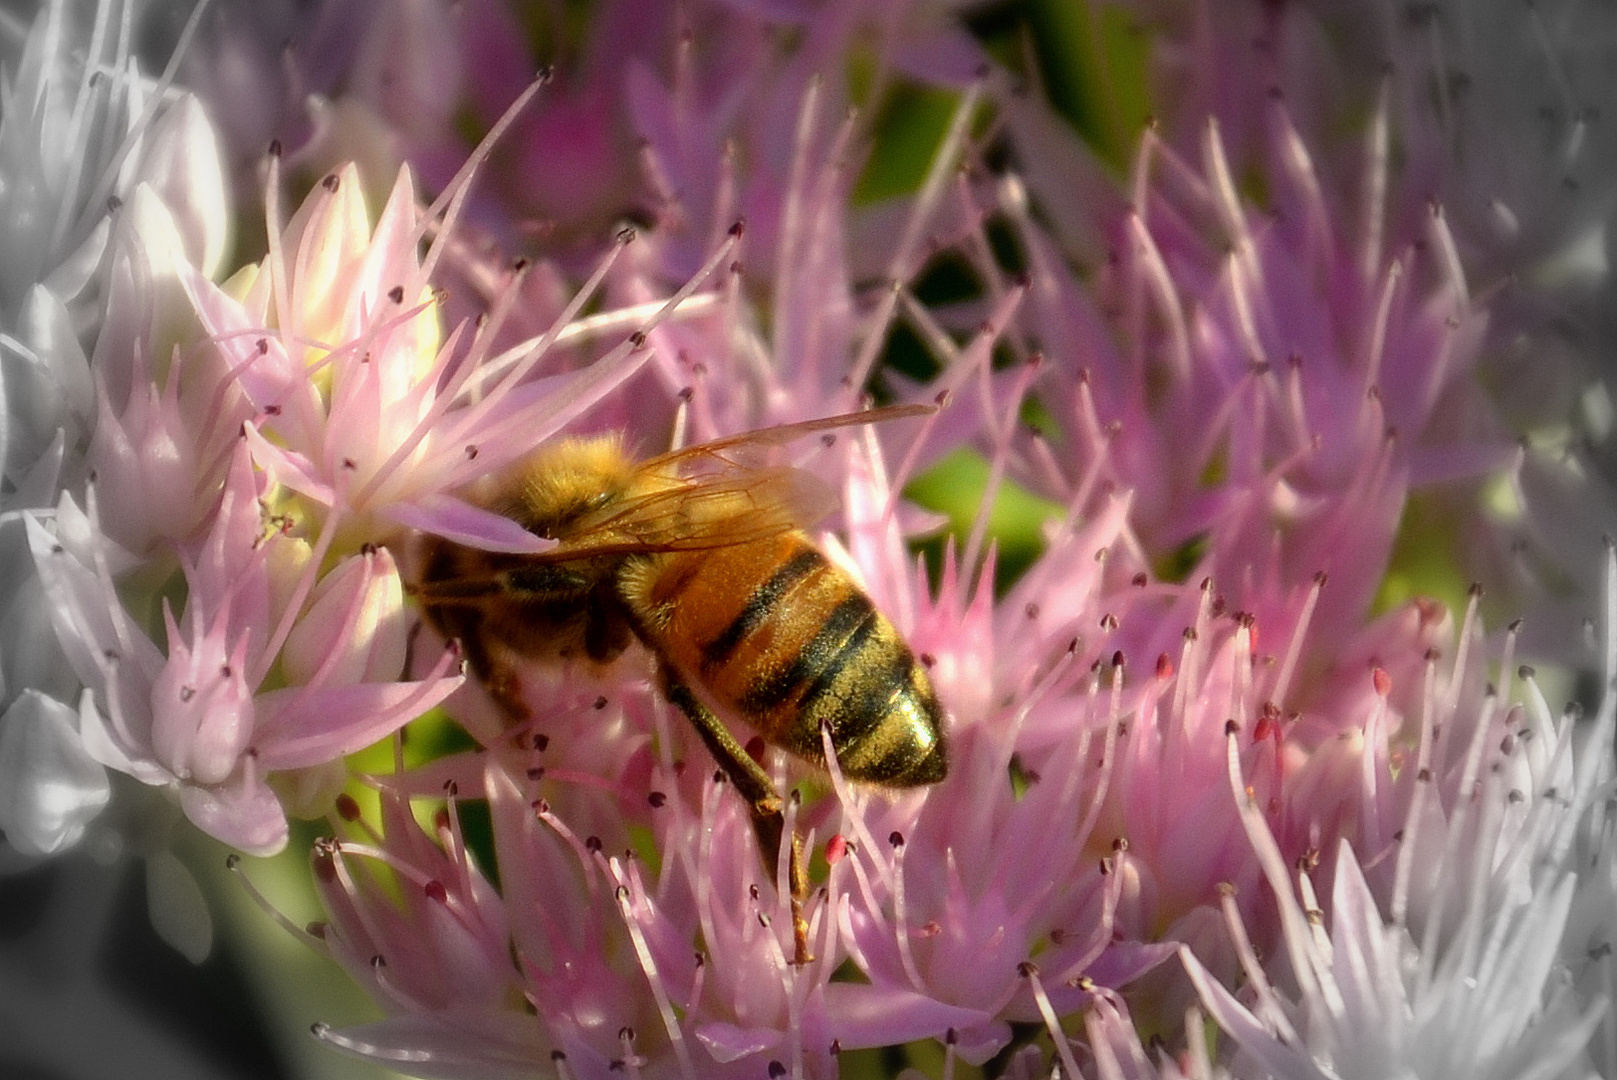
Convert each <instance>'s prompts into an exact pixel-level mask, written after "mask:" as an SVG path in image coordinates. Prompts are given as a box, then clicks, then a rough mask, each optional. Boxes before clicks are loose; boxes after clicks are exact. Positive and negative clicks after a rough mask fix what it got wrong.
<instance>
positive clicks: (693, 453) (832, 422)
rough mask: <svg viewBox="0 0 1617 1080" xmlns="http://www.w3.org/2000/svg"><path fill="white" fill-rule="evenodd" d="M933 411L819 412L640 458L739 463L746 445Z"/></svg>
mask: <svg viewBox="0 0 1617 1080" xmlns="http://www.w3.org/2000/svg"><path fill="white" fill-rule="evenodd" d="M937 411H938V407H937V406H936V405H889V406H886V407H885V408H881V409H865V410H864V411H862V412H855V413H841V414H839V415H837V416H822V417H820V418H819V419H817V420H802V421H799V422H798V423H795V424H777V425H776V426H774V427H767V428H759V429H757V430H756V431H744V432H742V433H741V434H739V435H728V436H726V437H724V438H722V439H713V440H711V441H710V442H705V443H698V444H696V445H695V446H687V447H684V448H683V449H679V450H673V451H670V452H669V453H666V454H662V455H659V456H658V457H654V458H650V459H648V460H647V461H645V462H644V468H646V469H647V470H656V471H663V470H667V469H674V468H678V467H681V466H684V465H688V464H691V463H694V462H700V461H701V460H702V459H703V458H711V459H716V460H717V461H719V462H722V463H726V464H732V465H741V464H744V463H743V462H742V461H739V460H738V458H744V457H745V451H747V450H749V449H754V448H761V447H766V446H779V445H781V444H782V443H788V442H791V441H792V440H793V439H801V438H802V437H803V436H805V435H812V434H814V433H815V432H817V431H830V430H832V429H834V428H843V427H853V426H854V425H856V424H879V423H882V422H884V421H887V420H898V419H901V418H903V417H906V416H924V415H926V414H927V413H935V412H937Z"/></svg>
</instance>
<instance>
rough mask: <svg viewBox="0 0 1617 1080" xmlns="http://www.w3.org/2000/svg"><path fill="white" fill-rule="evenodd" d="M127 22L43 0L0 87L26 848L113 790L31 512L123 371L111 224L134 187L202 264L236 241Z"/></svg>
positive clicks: (209, 164)
mask: <svg viewBox="0 0 1617 1080" xmlns="http://www.w3.org/2000/svg"><path fill="white" fill-rule="evenodd" d="M123 15H124V8H123V4H121V3H120V2H118V0H104V2H101V3H97V4H95V5H82V4H70V3H68V2H66V0H51V2H49V3H47V4H45V5H44V6H43V8H42V9H41V10H40V12H39V14H38V16H37V18H36V19H35V21H34V24H33V27H32V29H31V30H30V32H29V33H28V35H27V37H26V39H25V40H24V42H23V45H22V50H21V54H20V55H19V56H17V57H14V58H11V59H10V62H9V63H7V65H6V68H7V70H8V71H9V72H11V73H12V74H11V78H10V80H9V83H8V85H6V86H5V87H4V88H3V90H0V251H3V252H4V253H5V255H4V258H3V259H0V466H3V470H4V471H3V476H0V567H4V568H5V569H4V572H3V573H0V710H3V715H0V792H3V796H0V804H3V805H0V826H3V827H4V828H5V830H6V833H7V836H8V838H9V839H10V841H11V843H12V844H13V845H14V846H16V847H18V848H19V849H22V850H29V851H34V852H48V851H54V850H56V849H58V848H61V847H65V846H67V845H70V844H72V843H73V842H74V841H76V840H77V839H78V837H79V835H80V834H81V833H82V831H83V828H84V825H85V823H86V822H87V821H88V820H89V818H91V817H93V816H94V815H95V814H96V813H97V812H98V811H99V810H100V808H101V807H102V805H103V804H104V803H105V802H106V801H107V797H108V788H107V780H106V777H105V775H104V774H102V773H101V772H100V767H99V766H98V765H95V764H94V763H93V760H92V758H91V757H90V756H89V755H87V754H86V752H85V749H84V747H83V745H82V743H81V742H80V741H79V735H78V725H77V722H76V721H72V720H69V719H68V717H71V716H73V715H74V710H73V709H72V708H70V707H69V706H67V705H65V704H62V700H63V699H71V697H72V696H73V695H74V693H75V692H76V690H77V685H76V684H75V683H74V682H73V681H72V680H71V677H70V669H69V668H68V665H67V664H66V661H65V659H64V657H63V654H62V652H61V649H60V648H59V647H58V645H57V642H56V640H55V637H54V633H53V631H52V629H51V619H50V617H49V608H48V605H47V603H46V599H45V596H44V593H43V592H42V590H41V589H40V587H39V582H38V580H37V577H36V576H35V575H34V573H33V572H32V560H31V559H30V557H29V554H28V549H27V546H26V538H25V536H24V530H23V528H22V522H21V520H20V517H21V512H23V511H26V510H49V509H50V508H52V507H54V506H55V505H56V504H57V498H58V495H59V494H60V493H61V492H62V491H63V490H64V489H71V488H76V487H77V486H79V485H81V484H82V483H83V482H84V473H85V465H84V452H85V448H86V446H87V445H88V443H89V441H90V438H91V435H92V433H93V430H94V427H95V423H96V393H95V386H94V380H93V379H92V376H91V364H90V359H89V358H90V357H91V356H92V355H94V356H95V358H96V366H97V368H99V369H101V372H102V378H103V379H106V378H107V377H108V375H109V371H108V368H109V367H110V368H112V369H113V371H112V372H111V373H110V374H111V378H112V379H113V380H114V382H117V381H118V374H117V373H116V369H117V368H118V367H120V366H121V367H122V368H123V369H125V370H127V369H128V368H129V366H130V365H131V359H130V357H129V356H128V355H123V356H116V355H112V354H115V353H116V352H117V350H116V349H115V348H113V347H111V343H108V342H101V341H98V339H99V338H101V336H102V335H101V331H102V326H103V319H104V318H105V316H106V301H107V297H108V291H109V278H110V272H109V267H110V266H111V264H112V262H113V259H112V257H111V254H112V252H113V251H114V249H115V248H117V247H119V246H120V240H119V236H118V234H119V233H120V231H122V232H130V231H133V230H138V222H132V223H131V227H130V229H125V230H119V229H116V228H114V223H115V219H116V218H117V217H118V215H119V211H120V209H121V207H122V206H123V203H124V202H125V201H126V200H127V199H129V198H130V197H131V195H132V193H136V192H140V193H142V195H143V198H144V199H145V201H148V202H158V201H161V202H162V203H163V204H165V205H166V208H167V210H168V214H169V216H171V217H172V226H173V227H172V229H171V232H172V233H173V234H174V237H175V240H174V244H175V246H176V247H178V248H181V249H183V252H184V257H185V259H186V260H187V261H189V262H191V263H193V264H194V265H197V266H200V267H202V268H204V269H205V270H207V269H211V268H212V267H213V266H215V265H216V264H217V263H218V261H219V259H220V257H221V256H222V254H223V251H224V249H225V246H226V242H227V236H228V233H227V225H228V220H229V214H228V209H227V205H226V202H225V197H224V186H223V177H222V173H221V169H220V166H219V162H218V149H217V146H216V140H215V138H214V135H213V132H212V129H211V127H210V126H209V122H208V120H207V117H206V116H205V115H204V113H203V111H202V108H201V106H200V104H198V103H197V102H196V101H195V100H194V99H191V98H189V97H186V96H183V95H176V94H173V93H171V92H170V91H168V90H167V89H166V87H164V86H163V85H161V84H157V83H153V82H151V81H150V80H149V79H146V78H144V77H143V76H142V75H141V73H140V71H139V69H138V67H137V65H136V63H135V60H134V58H133V57H132V56H131V55H130V54H129V37H130V35H129V34H128V32H127V27H125V26H123V25H121V24H122V22H123ZM153 196H155V197H153ZM125 216H129V215H125ZM125 246H127V245H125ZM143 318H146V319H150V318H151V312H150V311H147V312H145V313H144V315H143ZM124 343H125V344H128V341H127V339H125V340H124ZM162 359H166V357H163V358H162ZM123 382H124V384H125V385H127V375H125V376H124V378H123Z"/></svg>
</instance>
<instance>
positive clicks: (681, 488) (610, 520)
mask: <svg viewBox="0 0 1617 1080" xmlns="http://www.w3.org/2000/svg"><path fill="white" fill-rule="evenodd" d="M936 411H937V407H936V406H934V405H895V406H891V407H889V408H884V409H867V410H865V411H864V412H857V413H844V414H842V415H840V416H827V417H824V418H821V419H818V420H805V421H803V422H801V423H796V424H781V425H778V426H776V427H772V428H761V429H759V430H757V431H749V432H744V433H742V434H740V435H732V436H729V437H727V438H723V439H714V440H713V441H711V442H705V443H700V444H698V445H696V446H689V447H686V448H684V449H682V450H675V451H673V452H671V453H667V454H662V455H659V456H658V457H654V458H649V459H647V460H645V461H643V462H641V463H640V465H639V467H638V469H637V476H638V477H639V481H640V482H639V483H637V484H636V485H634V486H635V487H637V488H638V489H639V490H637V491H636V492H635V493H633V494H631V495H628V496H626V497H624V498H621V499H618V500H616V501H615V502H613V503H612V504H611V505H610V506H607V507H605V508H604V509H602V510H601V511H599V512H598V513H597V514H595V515H592V516H591V517H589V518H587V519H585V520H584V521H581V522H579V523H578V525H577V527H576V536H575V537H574V538H573V539H569V540H565V541H563V542H562V543H561V544H560V545H558V546H557V547H555V548H553V549H551V550H550V551H545V552H539V553H536V554H532V555H526V556H524V561H528V562H532V563H557V562H567V561H569V560H573V559H587V558H595V557H598V556H621V555H635V554H653V553H656V552H660V551H698V550H701V549H704V548H716V547H729V546H731V545H735V544H748V543H752V542H753V541H756V540H763V539H766V538H768V537H770V536H775V535H778V534H780V533H783V532H787V531H789V530H791V529H799V528H804V527H806V526H809V525H812V524H813V523H814V522H816V521H819V520H820V519H821V518H823V517H825V516H826V515H827V514H829V513H830V512H831V511H833V510H835V509H836V507H837V505H838V499H837V496H836V493H835V492H833V491H832V490H831V488H830V486H829V485H828V484H826V483H825V482H824V481H823V480H821V479H820V478H819V477H818V476H815V475H814V474H813V473H810V472H807V471H805V470H803V469H795V468H792V467H790V466H785V465H757V464H754V463H752V462H751V461H749V460H748V459H749V456H750V455H749V454H748V451H750V450H753V449H757V448H762V447H769V446H778V445H780V444H782V443H786V442H790V441H791V440H793V439H798V438H802V437H803V436H805V435H810V434H813V433H814V432H818V431H828V430H830V429H833V428H840V427H850V426H852V425H855V424H869V423H876V422H878V421H882V420H895V419H898V418H900V417H905V416H920V415H923V414H926V413H931V412H936Z"/></svg>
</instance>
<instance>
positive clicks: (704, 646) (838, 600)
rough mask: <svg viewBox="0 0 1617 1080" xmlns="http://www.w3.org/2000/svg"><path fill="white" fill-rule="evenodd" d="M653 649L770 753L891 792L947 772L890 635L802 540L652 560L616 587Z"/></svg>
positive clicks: (936, 730)
mask: <svg viewBox="0 0 1617 1080" xmlns="http://www.w3.org/2000/svg"><path fill="white" fill-rule="evenodd" d="M623 588H624V593H625V597H624V599H625V600H626V602H627V603H628V605H629V607H630V608H631V609H632V610H633V611H635V612H636V613H637V614H638V615H639V617H640V619H641V620H642V621H643V623H644V630H643V632H644V633H646V634H647V636H648V637H650V638H651V639H652V640H651V641H650V642H649V644H651V645H652V647H653V649H654V650H655V651H656V652H658V653H659V654H660V655H661V656H662V657H663V658H664V660H665V661H666V662H670V663H672V664H673V665H674V667H675V669H676V670H677V671H678V672H679V674H680V675H681V676H682V677H683V678H685V679H686V680H687V681H690V682H693V683H695V684H696V685H698V686H700V687H702V688H703V689H705V690H706V691H707V696H708V697H709V698H710V699H712V701H713V702H714V703H715V704H716V705H718V706H719V707H720V708H721V709H722V710H729V711H733V712H734V713H735V714H736V715H737V716H739V717H741V718H742V719H745V720H746V721H747V722H748V723H750V724H752V725H753V726H754V727H755V728H757V730H758V732H759V734H761V735H762V736H763V737H764V738H765V739H766V740H767V741H769V742H771V743H773V744H775V745H776V746H780V747H783V748H784V749H787V750H790V751H791V752H792V753H794V754H797V755H799V756H801V757H804V758H807V759H808V760H810V761H813V762H815V763H818V764H823V759H824V755H823V753H822V748H821V741H820V728H821V726H822V725H824V726H827V727H829V729H830V732H831V743H832V746H834V747H835V748H836V752H837V761H838V763H839V764H840V765H841V767H842V771H843V773H844V774H845V775H847V776H848V777H850V778H852V779H854V780H860V781H864V782H867V783H876V784H887V785H892V786H899V787H904V786H911V785H916V784H930V783H935V782H937V781H939V780H941V779H943V777H944V774H945V773H946V772H947V769H948V760H947V757H946V754H945V751H944V745H943V733H942V713H941V710H940V709H939V708H938V702H937V698H936V697H934V696H933V693H932V687H931V684H930V683H928V682H927V678H926V674H925V672H923V671H922V670H921V666H920V665H919V664H917V663H916V662H915V657H914V654H912V653H911V652H910V650H909V646H908V645H906V644H905V643H904V640H903V639H902V638H900V637H899V635H898V631H896V630H895V629H893V625H892V624H891V623H889V622H888V621H887V620H886V619H885V618H883V617H882V615H881V614H880V613H879V612H878V611H877V610H876V609H875V607H874V606H873V605H872V604H871V602H870V598H869V597H867V596H866V595H865V594H864V593H863V592H862V591H861V590H860V589H859V587H858V586H856V585H855V584H854V583H853V582H852V581H851V580H849V578H848V576H847V575H846V574H844V573H843V572H842V571H841V570H839V569H837V568H836V567H835V566H834V565H832V564H831V563H830V562H829V561H828V560H827V559H826V557H825V556H824V555H822V554H821V553H820V552H819V551H818V550H817V549H816V548H815V547H814V545H813V544H811V543H809V541H808V538H807V537H805V536H804V535H803V534H802V533H798V532H788V533H783V534H781V535H778V536H774V537H770V538H769V539H766V540H760V541H756V542H754V543H750V544H737V545H734V546H730V547H718V548H711V549H707V550H702V551H693V552H681V553H677V554H672V555H660V556H656V557H655V558H653V559H651V560H649V561H648V562H647V564H645V565H644V566H641V567H636V568H635V569H634V570H632V571H630V572H629V573H627V574H625V575H624V579H623Z"/></svg>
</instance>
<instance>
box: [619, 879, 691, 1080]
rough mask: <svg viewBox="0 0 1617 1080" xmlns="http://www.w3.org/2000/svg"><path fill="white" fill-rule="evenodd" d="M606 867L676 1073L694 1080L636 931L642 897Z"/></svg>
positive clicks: (667, 1003)
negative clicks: (676, 1063) (676, 1065)
mask: <svg viewBox="0 0 1617 1080" xmlns="http://www.w3.org/2000/svg"><path fill="white" fill-rule="evenodd" d="M608 865H609V872H610V873H611V875H612V877H613V878H614V879H615V880H616V881H617V883H618V887H617V889H616V893H615V895H616V897H617V901H618V911H619V913H620V914H622V916H623V925H624V927H625V928H626V929H627V930H628V931H629V941H630V943H631V944H632V945H633V946H634V954H635V958H636V959H637V960H639V961H640V970H642V971H643V972H645V974H646V983H647V984H648V985H649V986H650V987H651V995H652V997H653V998H655V999H656V1002H657V1014H658V1015H659V1016H660V1017H661V1018H662V1022H663V1030H665V1031H667V1032H668V1040H669V1042H671V1043H672V1044H673V1046H674V1056H675V1057H677V1058H678V1059H679V1071H680V1073H681V1075H683V1076H684V1077H686V1080H696V1070H695V1067H694V1065H693V1064H692V1062H691V1056H690V1050H689V1048H687V1047H686V1045H685V1034H684V1032H683V1031H682V1030H681V1029H680V1026H679V1019H678V1017H676V1016H675V1015H674V1006H673V1003H672V1002H671V1001H670V1000H669V997H668V987H667V985H666V984H664V982H663V978H662V973H661V972H660V971H658V969H657V961H656V960H655V959H654V958H653V957H652V955H651V948H650V946H648V945H647V944H646V936H645V934H644V933H643V932H642V931H641V929H640V918H641V916H640V910H641V909H642V908H646V907H647V906H648V905H647V902H646V900H645V896H644V893H643V892H642V891H641V890H640V889H639V888H638V885H639V882H635V886H636V887H635V888H631V887H630V885H629V881H628V877H627V875H625V874H624V872H623V865H622V863H621V862H619V860H617V859H612V860H611V861H610V863H609V864H608ZM637 894H638V895H639V899H638V900H637V899H636V896H637Z"/></svg>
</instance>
